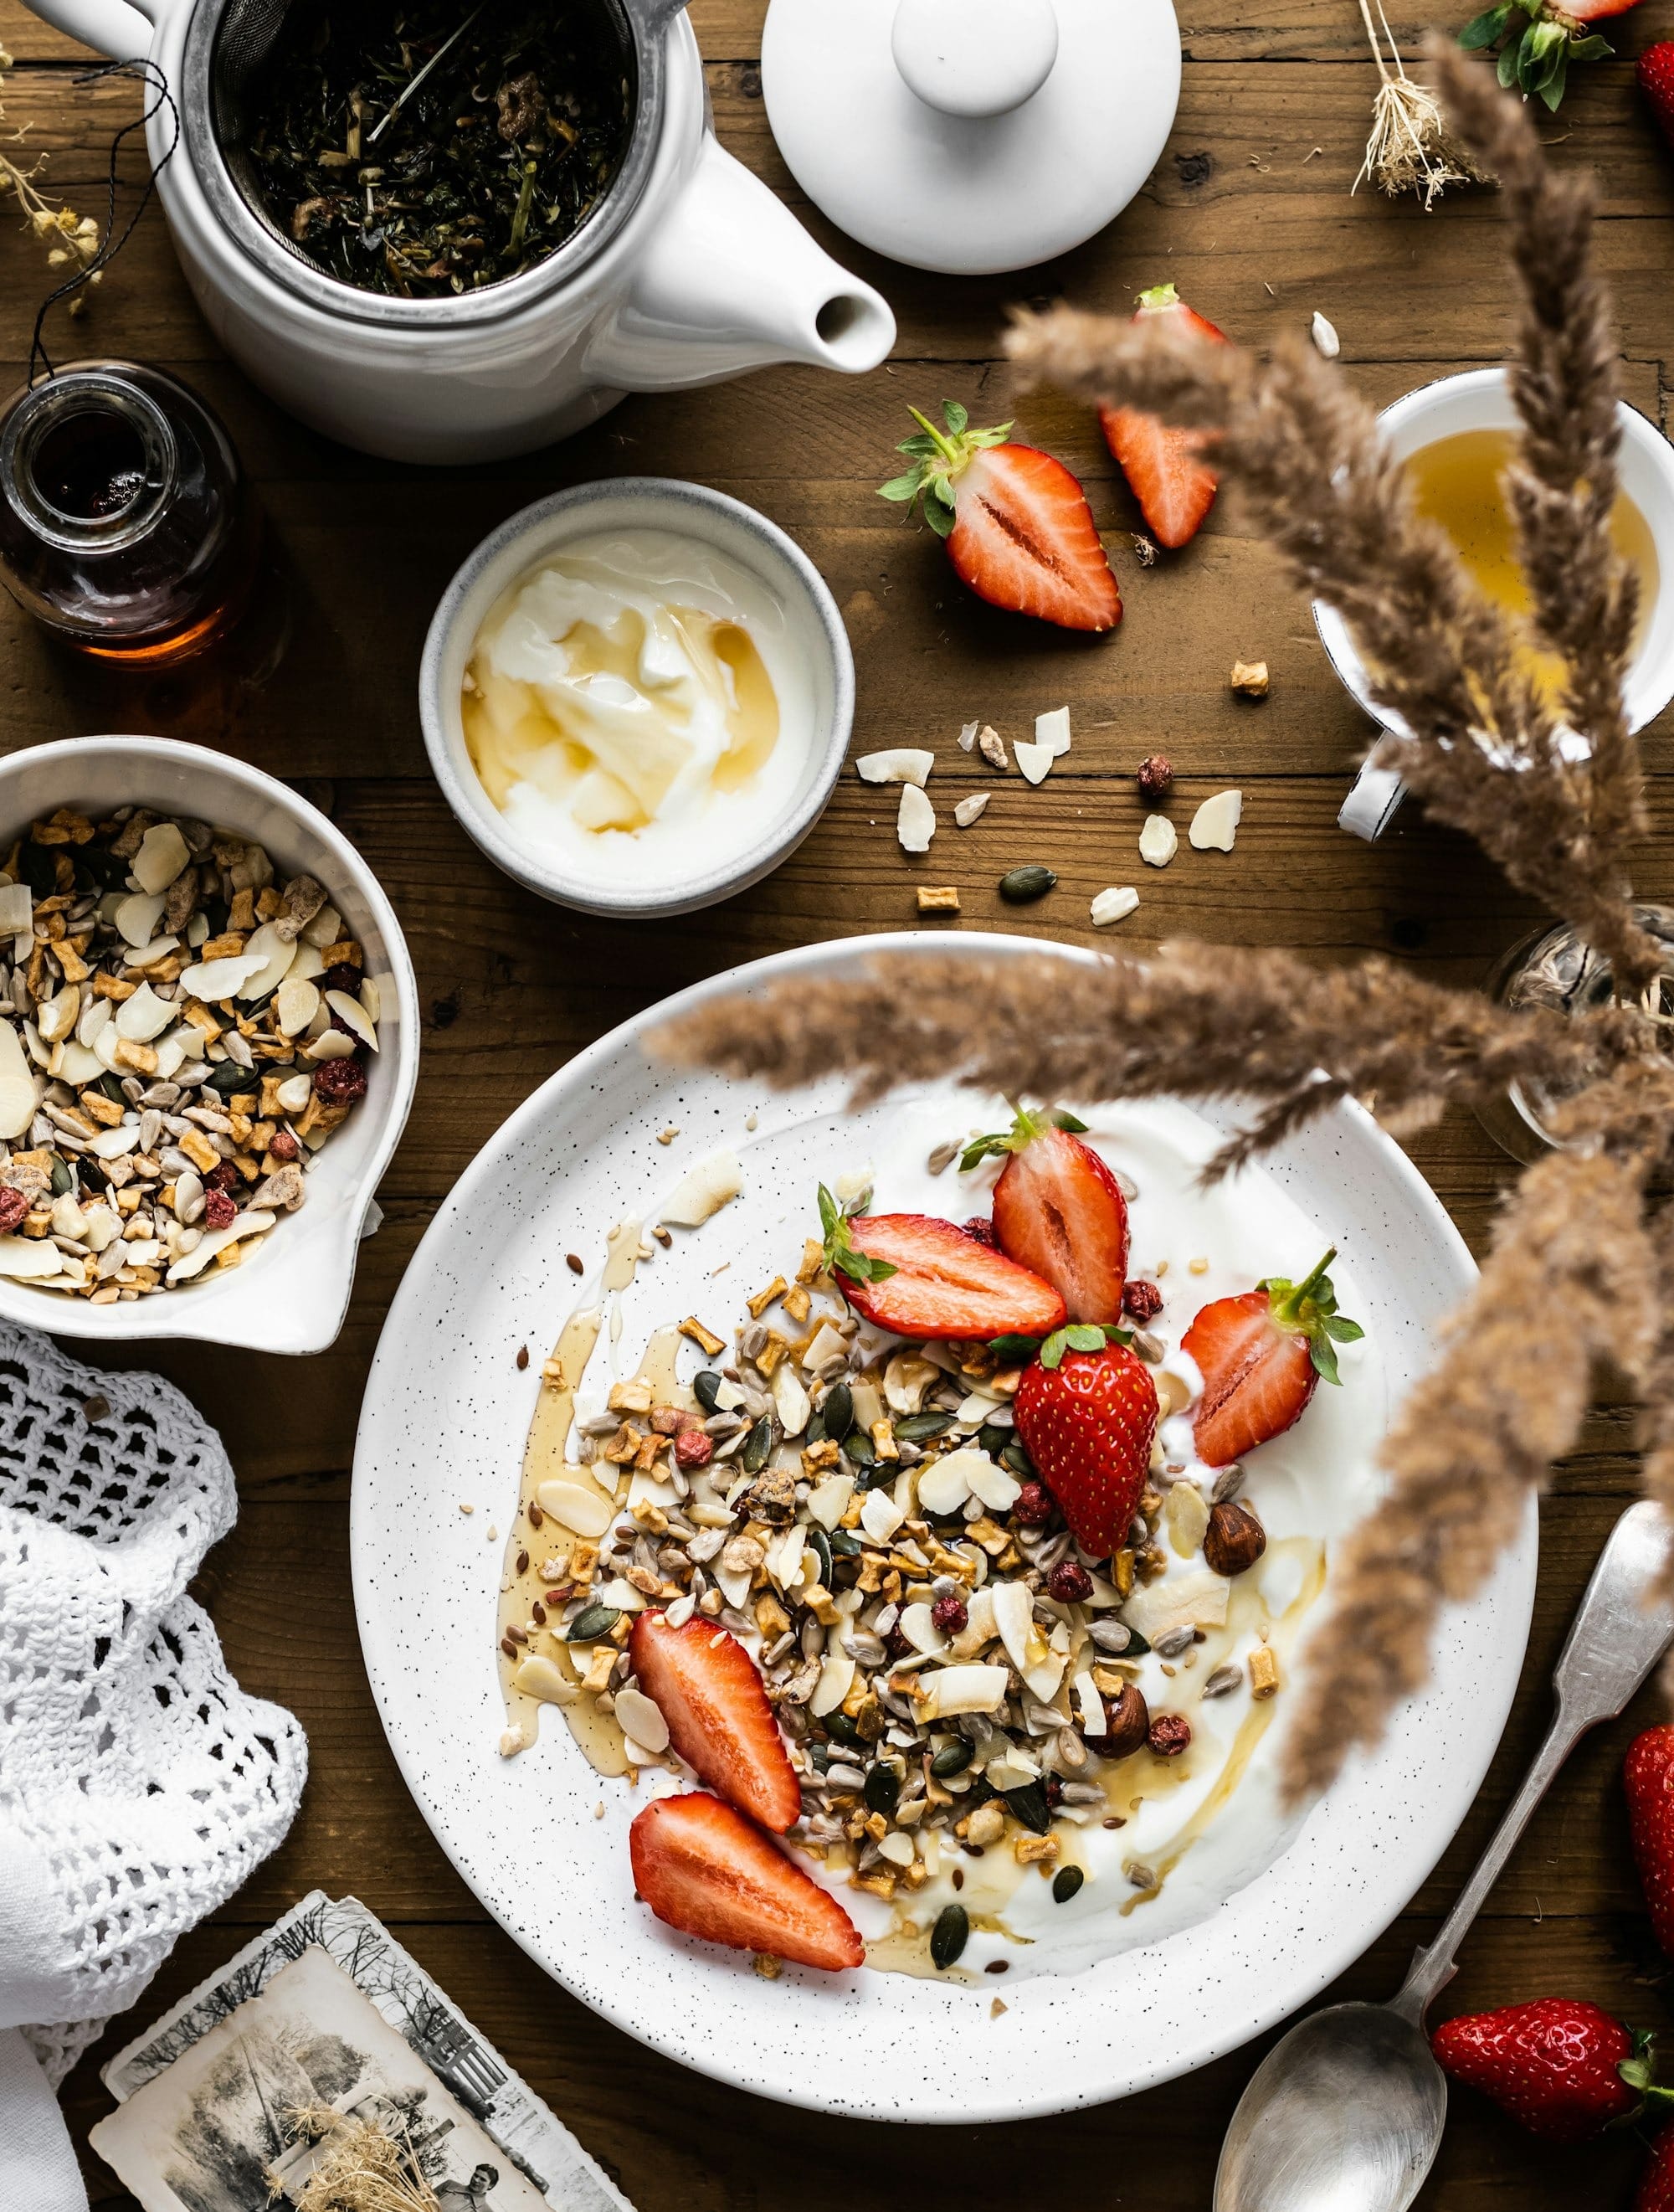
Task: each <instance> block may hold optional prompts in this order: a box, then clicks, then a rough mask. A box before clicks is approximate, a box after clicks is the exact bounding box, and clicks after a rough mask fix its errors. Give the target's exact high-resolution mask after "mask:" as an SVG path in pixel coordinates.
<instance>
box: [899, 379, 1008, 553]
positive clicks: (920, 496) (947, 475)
mask: <svg viewBox="0 0 1674 2212" xmlns="http://www.w3.org/2000/svg"><path fill="white" fill-rule="evenodd" d="M907 413H908V414H909V415H910V416H912V417H913V421H914V422H916V423H917V424H918V425H919V431H918V435H916V436H915V437H912V438H904V439H903V440H902V441H901V444H900V445H899V446H897V447H896V448H895V451H896V452H897V453H905V454H906V455H907V458H908V459H910V460H911V461H912V463H913V466H912V467H911V468H910V469H909V470H908V471H907V473H906V475H905V476H899V477H891V478H890V480H889V483H887V484H880V485H879V486H878V494H877V495H878V497H879V498H880V499H892V500H895V501H899V502H900V503H901V504H902V505H904V506H905V507H907V512H908V513H911V512H912V510H913V507H916V506H917V505H918V504H919V501H920V500H922V501H923V502H924V515H925V521H926V522H927V523H928V524H929V525H930V526H931V529H932V530H933V531H934V532H936V535H937V537H938V538H946V537H948V536H949V534H950V533H951V532H952V530H953V526H954V520H955V515H954V494H953V487H954V483H955V479H956V478H957V477H959V475H960V474H961V471H963V470H964V468H965V467H966V466H967V464H968V463H969V461H970V460H971V459H972V458H973V456H974V455H975V454H977V453H981V452H982V451H983V449H984V448H985V447H989V446H1003V445H1004V443H1005V441H1006V440H1007V439H1008V438H1009V437H1010V435H1011V425H1010V423H1009V422H1001V423H998V424H997V425H996V426H995V427H994V428H992V429H988V430H973V429H972V428H971V427H970V422H971V417H970V414H969V412H968V410H967V409H965V408H963V407H961V405H960V404H959V402H958V401H957V400H956V399H944V400H943V402H942V417H943V421H944V422H945V423H946V424H947V428H946V430H945V431H943V430H938V429H937V427H936V425H935V424H934V423H933V422H931V420H930V418H929V416H925V415H921V414H919V410H918V409H917V408H916V407H909V408H908V409H907Z"/></svg>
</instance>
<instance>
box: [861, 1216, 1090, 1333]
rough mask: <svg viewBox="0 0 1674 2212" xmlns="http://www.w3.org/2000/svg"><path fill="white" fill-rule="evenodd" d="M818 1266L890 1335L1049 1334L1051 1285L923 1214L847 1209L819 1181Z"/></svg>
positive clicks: (1060, 1306)
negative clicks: (821, 1240) (821, 1241)
mask: <svg viewBox="0 0 1674 2212" xmlns="http://www.w3.org/2000/svg"><path fill="white" fill-rule="evenodd" d="M820 1223H821V1226H822V1228H823V1230H824V1231H825V1264H826V1267H827V1270H828V1272H829V1273H831V1274H832V1275H833V1276H834V1277H835V1278H836V1279H837V1282H838V1284H839V1286H840V1289H841V1291H842V1292H843V1295H844V1297H846V1299H847V1300H848V1302H849V1304H851V1305H852V1307H853V1308H854V1310H855V1311H856V1312H857V1313H860V1314H864V1316H865V1317H866V1319H867V1320H868V1321H870V1322H875V1323H876V1326H877V1327H878V1328H887V1329H890V1330H892V1331H893V1332H894V1334H895V1335H897V1336H907V1337H914V1338H917V1339H919V1340H929V1339H931V1338H942V1337H960V1338H962V1337H991V1336H1028V1337H1040V1336H1048V1335H1050V1334H1051V1333H1052V1330H1053V1329H1055V1328H1058V1327H1059V1326H1060V1325H1061V1324H1062V1322H1063V1321H1064V1301H1063V1299H1062V1298H1061V1297H1059V1296H1058V1292H1057V1291H1055V1290H1054V1289H1053V1288H1052V1285H1051V1284H1050V1283H1047V1282H1043V1281H1042V1280H1041V1279H1040V1276H1039V1275H1037V1274H1034V1273H1031V1271H1030V1270H1029V1269H1028V1268H1027V1267H1019V1266H1018V1264H1017V1262H1016V1261H1015V1260H1008V1259H1007V1258H1006V1256H1005V1255H1004V1252H998V1251H996V1250H995V1249H993V1247H992V1245H989V1244H985V1243H982V1242H981V1241H980V1239H979V1238H977V1237H972V1236H970V1235H968V1234H967V1232H966V1231H964V1230H962V1229H955V1226H954V1225H953V1224H952V1222H951V1221H938V1220H937V1218H936V1217H935V1215H934V1214H930V1213H863V1212H858V1211H856V1212H845V1211H844V1210H843V1208H842V1207H841V1206H839V1205H838V1203H837V1200H835V1199H834V1197H833V1196H832V1194H831V1193H830V1192H829V1191H828V1189H827V1188H826V1187H825V1185H824V1184H823V1183H822V1184H821V1185H820Z"/></svg>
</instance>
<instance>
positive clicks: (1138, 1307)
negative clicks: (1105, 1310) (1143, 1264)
mask: <svg viewBox="0 0 1674 2212" xmlns="http://www.w3.org/2000/svg"><path fill="white" fill-rule="evenodd" d="M1161 1310H1162V1293H1161V1291H1160V1290H1158V1288H1157V1286H1156V1285H1155V1283H1147V1282H1143V1281H1141V1280H1140V1279H1138V1278H1137V1276H1136V1277H1135V1279H1134V1280H1133V1281H1132V1282H1131V1283H1124V1284H1123V1285H1122V1311H1123V1312H1124V1313H1125V1314H1131V1315H1132V1316H1133V1318H1134V1320H1135V1321H1151V1320H1153V1319H1155V1316H1157V1315H1158V1314H1160V1313H1161Z"/></svg>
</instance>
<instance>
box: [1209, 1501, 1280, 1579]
mask: <svg viewBox="0 0 1674 2212" xmlns="http://www.w3.org/2000/svg"><path fill="white" fill-rule="evenodd" d="M1266 1549H1267V1531H1266V1530H1265V1528H1263V1527H1262V1525H1261V1523H1260V1522H1259V1521H1258V1520H1257V1519H1256V1517H1255V1515H1254V1514H1253V1513H1252V1512H1251V1510H1250V1509H1249V1507H1248V1506H1247V1505H1240V1504H1239V1503H1238V1502H1237V1500H1236V1499H1235V1498H1223V1499H1222V1502H1221V1504H1219V1505H1214V1506H1211V1507H1210V1514H1209V1527H1208V1528H1207V1530H1206V1531H1205V1532H1204V1559H1206V1560H1207V1561H1208V1562H1209V1564H1210V1566H1211V1567H1212V1568H1213V1569H1214V1571H1215V1572H1216V1574H1217V1575H1241V1574H1246V1573H1247V1572H1248V1571H1249V1570H1250V1569H1251V1568H1252V1566H1254V1565H1255V1563H1256V1561H1257V1560H1258V1559H1259V1558H1260V1557H1261V1555H1262V1553H1264V1552H1265V1550H1266Z"/></svg>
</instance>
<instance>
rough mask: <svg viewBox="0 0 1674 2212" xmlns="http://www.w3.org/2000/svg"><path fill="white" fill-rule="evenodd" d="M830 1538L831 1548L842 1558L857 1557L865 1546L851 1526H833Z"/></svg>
mask: <svg viewBox="0 0 1674 2212" xmlns="http://www.w3.org/2000/svg"><path fill="white" fill-rule="evenodd" d="M830 1541H831V1548H832V1550H833V1551H834V1553H836V1554H837V1556H838V1558H839V1559H858V1558H859V1557H860V1554H861V1553H863V1552H864V1550H865V1548H866V1547H865V1546H864V1544H863V1543H862V1542H861V1541H860V1539H859V1538H858V1536H857V1535H856V1534H855V1533H854V1531H853V1529H852V1528H834V1529H833V1530H832V1532H831V1540H830Z"/></svg>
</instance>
